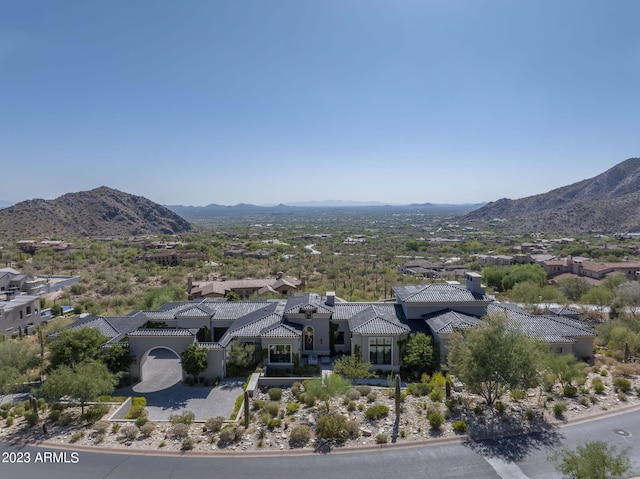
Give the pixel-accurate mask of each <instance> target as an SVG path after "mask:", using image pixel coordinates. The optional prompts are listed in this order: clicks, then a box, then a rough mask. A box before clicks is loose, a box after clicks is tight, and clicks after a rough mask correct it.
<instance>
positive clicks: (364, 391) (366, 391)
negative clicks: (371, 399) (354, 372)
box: [356, 384, 371, 396]
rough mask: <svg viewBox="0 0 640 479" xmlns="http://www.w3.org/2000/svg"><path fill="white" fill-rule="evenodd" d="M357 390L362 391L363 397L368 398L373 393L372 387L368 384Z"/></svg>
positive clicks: (357, 387)
mask: <svg viewBox="0 0 640 479" xmlns="http://www.w3.org/2000/svg"><path fill="white" fill-rule="evenodd" d="M356 389H357V390H358V391H360V395H361V396H367V395H369V393H370V392H371V386H367V385H366V384H363V385H361V386H356Z"/></svg>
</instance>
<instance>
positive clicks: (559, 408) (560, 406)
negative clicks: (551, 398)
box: [553, 402, 567, 417]
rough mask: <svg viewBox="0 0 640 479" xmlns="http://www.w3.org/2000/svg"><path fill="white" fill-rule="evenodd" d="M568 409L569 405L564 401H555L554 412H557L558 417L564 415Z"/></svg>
mask: <svg viewBox="0 0 640 479" xmlns="http://www.w3.org/2000/svg"><path fill="white" fill-rule="evenodd" d="M566 410H567V405H566V404H565V403H563V402H559V403H555V404H554V405H553V414H555V415H556V417H562V416H563V414H564V413H565V411H566Z"/></svg>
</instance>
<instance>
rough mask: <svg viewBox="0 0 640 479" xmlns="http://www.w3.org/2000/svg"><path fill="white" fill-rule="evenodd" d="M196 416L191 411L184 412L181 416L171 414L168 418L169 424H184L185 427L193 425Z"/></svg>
mask: <svg viewBox="0 0 640 479" xmlns="http://www.w3.org/2000/svg"><path fill="white" fill-rule="evenodd" d="M195 417H196V415H195V414H194V413H193V412H192V411H185V412H183V413H182V414H171V415H170V416H169V422H170V423H171V424H186V425H187V426H188V425H190V424H192V423H193V420H194V419H195Z"/></svg>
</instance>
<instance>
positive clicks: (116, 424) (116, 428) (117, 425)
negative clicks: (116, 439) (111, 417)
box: [111, 422, 122, 434]
mask: <svg viewBox="0 0 640 479" xmlns="http://www.w3.org/2000/svg"><path fill="white" fill-rule="evenodd" d="M121 427H122V424H120V423H119V422H114V423H113V424H112V425H111V432H112V433H114V434H118V431H119V430H120V428H121Z"/></svg>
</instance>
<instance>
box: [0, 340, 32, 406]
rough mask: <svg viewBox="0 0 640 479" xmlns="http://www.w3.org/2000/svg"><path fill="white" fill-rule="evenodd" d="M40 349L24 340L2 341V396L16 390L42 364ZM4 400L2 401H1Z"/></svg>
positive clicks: (0, 343)
mask: <svg viewBox="0 0 640 479" xmlns="http://www.w3.org/2000/svg"><path fill="white" fill-rule="evenodd" d="M40 363H41V358H40V355H39V350H38V348H37V347H35V346H31V345H30V344H27V343H25V342H22V341H14V340H10V339H8V340H5V341H3V342H0V396H2V395H5V394H10V393H12V392H13V391H15V390H16V388H17V387H18V385H19V384H20V383H21V382H24V381H27V380H28V379H29V377H28V376H27V374H28V373H29V371H32V370H34V369H36V368H38V367H39V366H40ZM0 402H2V401H0Z"/></svg>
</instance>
